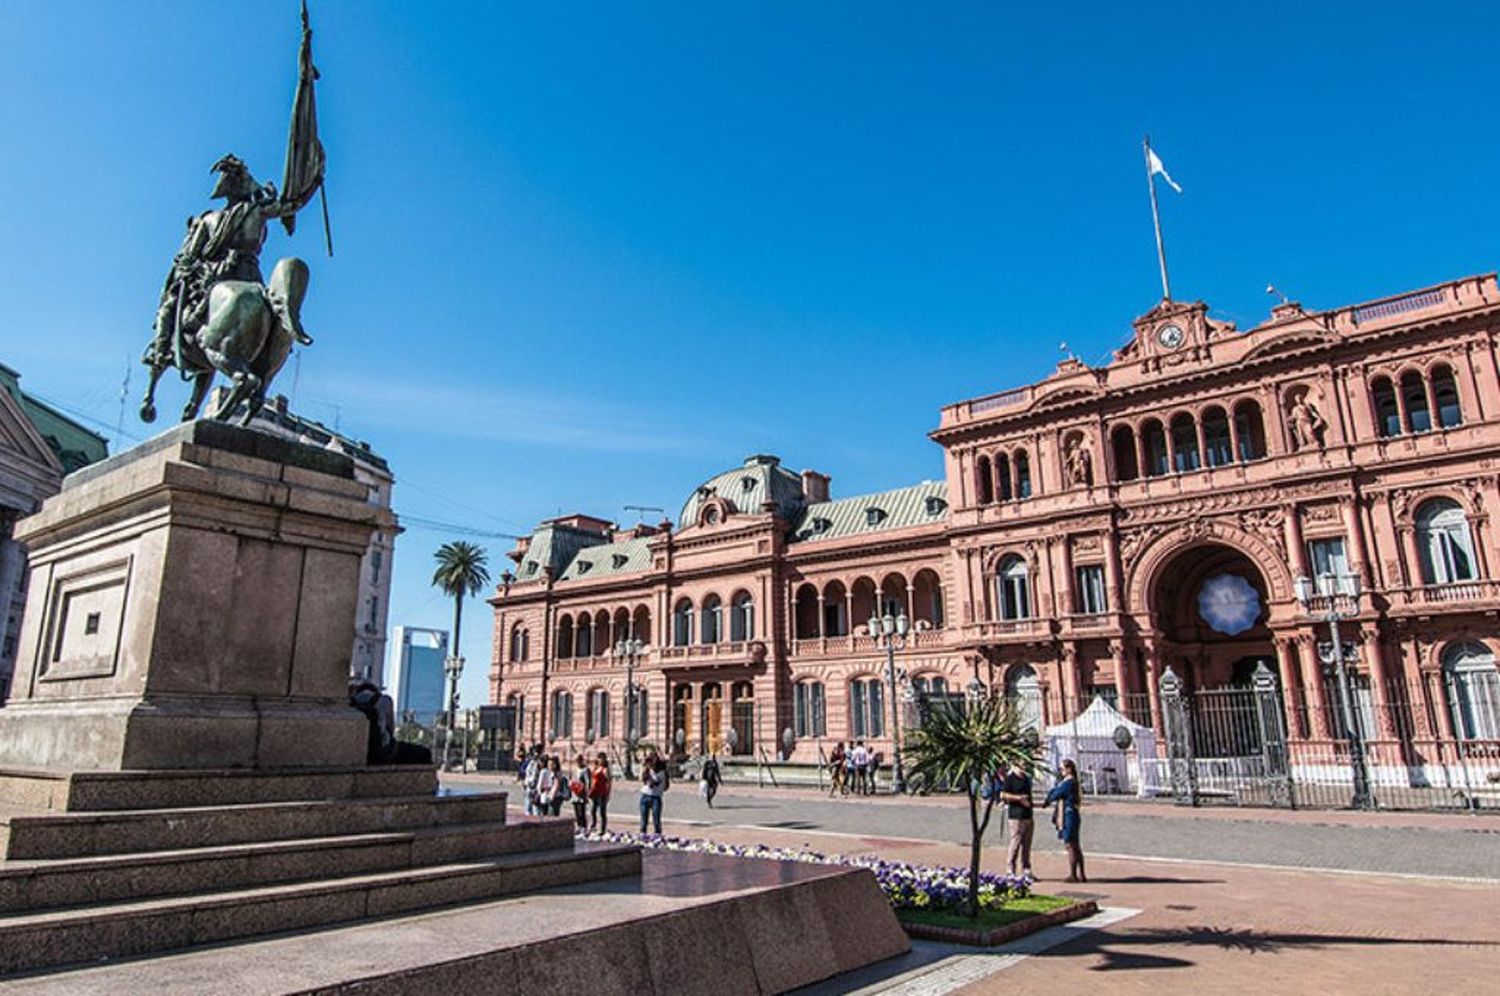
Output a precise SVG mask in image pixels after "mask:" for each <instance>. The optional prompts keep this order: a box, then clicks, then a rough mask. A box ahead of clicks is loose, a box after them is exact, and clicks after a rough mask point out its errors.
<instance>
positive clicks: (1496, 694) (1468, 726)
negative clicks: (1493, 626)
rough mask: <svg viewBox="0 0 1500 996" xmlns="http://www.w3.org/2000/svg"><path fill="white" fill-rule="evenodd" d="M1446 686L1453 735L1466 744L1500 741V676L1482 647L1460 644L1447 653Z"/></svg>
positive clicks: (1446, 651)
mask: <svg viewBox="0 0 1500 996" xmlns="http://www.w3.org/2000/svg"><path fill="white" fill-rule="evenodd" d="M1443 682H1444V684H1445V686H1446V688H1447V693H1448V709H1449V712H1450V713H1451V715H1452V717H1453V732H1454V733H1455V734H1457V735H1458V736H1460V737H1462V738H1463V739H1465V740H1496V739H1500V672H1497V671H1496V668H1495V655H1494V653H1493V652H1492V651H1491V650H1490V648H1489V647H1487V646H1485V645H1484V644H1482V643H1474V642H1468V643H1457V644H1452V645H1450V646H1449V647H1448V648H1447V649H1446V650H1444V651H1443Z"/></svg>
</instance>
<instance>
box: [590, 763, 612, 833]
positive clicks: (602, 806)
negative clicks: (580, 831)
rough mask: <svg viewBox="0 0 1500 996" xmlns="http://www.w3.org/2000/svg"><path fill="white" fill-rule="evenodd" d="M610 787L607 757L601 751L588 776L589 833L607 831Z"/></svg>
mask: <svg viewBox="0 0 1500 996" xmlns="http://www.w3.org/2000/svg"><path fill="white" fill-rule="evenodd" d="M610 788H611V785H610V777H609V758H607V757H605V756H604V755H603V754H602V753H601V754H600V755H599V756H598V757H596V758H594V770H593V773H592V774H591V775H590V776H589V833H594V832H596V831H597V832H599V833H609V790H610Z"/></svg>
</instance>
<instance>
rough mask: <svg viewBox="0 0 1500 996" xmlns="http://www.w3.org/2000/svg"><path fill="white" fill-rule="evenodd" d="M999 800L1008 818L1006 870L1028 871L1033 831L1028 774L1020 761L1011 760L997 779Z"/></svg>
mask: <svg viewBox="0 0 1500 996" xmlns="http://www.w3.org/2000/svg"><path fill="white" fill-rule="evenodd" d="M1000 799H1001V801H1002V802H1004V803H1005V815H1006V817H1007V818H1008V819H1009V820H1010V844H1009V846H1008V847H1007V848H1006V849H1005V870H1006V871H1008V872H1009V873H1010V874H1011V875H1025V876H1026V877H1027V878H1032V877H1034V876H1033V875H1032V874H1031V838H1032V834H1033V833H1034V832H1035V830H1036V823H1035V821H1034V820H1033V819H1032V801H1031V776H1030V775H1029V774H1027V773H1026V769H1025V768H1024V767H1023V766H1022V765H1021V763H1020V762H1019V761H1012V762H1011V764H1010V767H1009V768H1008V769H1007V770H1006V772H1005V778H1004V779H1003V780H1002V781H1001V782H1000Z"/></svg>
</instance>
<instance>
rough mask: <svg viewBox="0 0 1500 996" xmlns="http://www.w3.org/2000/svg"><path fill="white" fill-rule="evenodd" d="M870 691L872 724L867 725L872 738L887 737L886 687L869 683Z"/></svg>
mask: <svg viewBox="0 0 1500 996" xmlns="http://www.w3.org/2000/svg"><path fill="white" fill-rule="evenodd" d="M869 687H870V691H869V698H870V722H869V723H868V724H867V726H868V727H869V730H870V736H872V737H883V736H885V686H884V685H882V684H881V683H880V682H878V681H872V682H870V683H869Z"/></svg>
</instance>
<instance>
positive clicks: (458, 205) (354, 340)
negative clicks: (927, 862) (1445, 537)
mask: <svg viewBox="0 0 1500 996" xmlns="http://www.w3.org/2000/svg"><path fill="white" fill-rule="evenodd" d="M1022 7H1026V8H1030V9H1015V8H1022ZM251 11H253V14H252V13H249V12H251ZM312 16H313V25H314V28H315V30H316V37H315V42H314V52H315V57H316V60H317V63H318V65H319V67H320V69H321V70H322V72H323V81H322V82H321V83H320V85H319V91H318V100H319V113H320V117H321V123H322V128H323V138H324V142H325V145H326V146H327V149H328V156H329V173H328V197H329V204H330V208H331V211H332V216H333V227H334V239H335V248H336V251H337V255H336V256H335V257H334V258H333V259H328V258H326V257H325V256H324V255H323V253H322V248H321V242H320V238H321V235H320V231H319V225H318V222H317V218H316V214H315V213H307V214H304V215H303V218H302V223H301V225H300V227H299V230H298V234H297V236H296V237H295V238H294V239H290V240H289V239H288V238H287V237H286V236H285V235H284V234H282V233H281V232H280V231H279V230H278V231H276V232H275V233H273V234H272V236H271V238H270V240H269V242H268V244H267V247H266V251H265V254H264V257H263V258H264V259H265V260H266V262H267V268H268V269H269V263H270V262H271V261H273V260H274V259H276V258H277V257H278V256H280V255H284V254H287V253H296V254H298V255H301V256H303V257H304V258H306V259H307V260H308V261H309V262H310V263H311V265H312V267H313V273H312V285H311V288H310V291H309V296H308V301H307V305H306V308H305V312H304V317H305V320H306V323H307V326H308V328H309V330H310V331H311V332H312V333H313V334H314V335H316V336H317V337H318V342H317V345H316V346H315V347H313V348H312V349H311V350H309V351H308V352H307V353H306V354H305V355H304V357H303V359H302V362H301V364H300V369H299V370H298V371H297V376H296V380H295V387H296V393H295V399H294V400H295V404H296V407H297V408H298V409H299V410H300V411H302V412H303V413H304V414H306V415H308V416H310V417H313V418H317V419H320V420H322V421H325V422H327V423H329V424H333V423H334V422H335V421H337V422H338V424H339V427H340V428H341V429H342V430H343V431H345V432H347V433H349V434H351V435H354V436H356V437H359V438H363V439H368V440H369V441H370V442H371V443H372V444H373V445H374V446H375V448H376V449H377V450H378V451H379V452H381V453H383V454H385V455H386V456H387V457H388V458H389V459H390V461H391V464H392V466H393V468H394V470H395V473H396V475H397V479H398V483H397V489H396V504H397V507H398V509H400V510H401V511H404V512H406V513H407V514H409V515H412V516H418V517H424V518H430V519H437V520H442V521H446V522H454V523H461V524H466V525H468V526H471V527H474V528H478V529H482V530H490V531H495V532H521V531H524V530H526V529H528V528H529V527H530V525H531V524H533V523H534V522H535V521H536V520H537V519H539V518H542V517H546V516H550V515H554V514H556V513H558V512H559V511H572V510H575V509H578V510H586V511H590V512H594V513H596V514H601V515H604V516H613V517H620V518H625V519H628V518H629V513H626V512H624V511H623V508H622V506H624V505H627V504H639V505H659V506H665V507H667V508H668V509H670V510H671V512H672V514H673V515H674V516H675V513H676V510H677V508H678V507H679V506H680V504H681V502H682V500H683V498H684V496H685V495H686V494H687V493H688V492H689V491H691V490H692V488H693V487H694V486H695V485H696V484H697V483H698V482H699V481H701V480H702V479H704V478H706V477H708V476H710V475H712V474H713V473H716V472H717V471H719V470H721V469H723V468H725V467H727V466H730V465H733V464H735V463H737V462H738V461H739V460H740V458H741V457H743V456H744V455H745V454H747V453H751V452H774V453H778V454H780V455H782V456H783V458H784V459H785V460H786V462H787V463H788V464H789V465H790V466H792V467H794V468H801V467H808V466H811V467H816V468H818V469H820V470H823V471H825V472H828V473H831V474H832V475H833V487H834V491H835V493H836V494H852V493H858V492H860V491H867V490H876V489H881V488H886V487H892V486H896V485H900V484H904V483H908V482H912V481H916V480H920V479H923V478H931V477H937V476H939V475H940V474H941V473H942V462H941V454H940V452H939V451H938V449H937V448H936V447H935V446H934V445H933V444H932V443H930V442H929V441H928V440H927V439H926V438H925V433H926V432H927V431H928V430H930V429H931V428H932V427H933V426H934V425H935V424H936V420H937V411H938V408H939V407H940V406H941V405H942V404H944V403H947V402H951V401H955V400H958V399H961V398H964V397H968V396H973V395H978V394H984V393H988V392H991V391H995V390H1000V389H1003V388H1005V387H1008V386H1013V385H1016V384H1019V383H1024V382H1028V381H1031V380H1035V379H1037V378H1039V377H1041V376H1044V375H1045V374H1046V373H1047V372H1049V371H1050V370H1051V369H1052V366H1053V364H1054V363H1055V361H1056V359H1057V358H1058V356H1059V353H1058V343H1059V342H1060V341H1063V340H1066V341H1067V342H1068V343H1069V344H1070V346H1071V347H1072V349H1073V350H1074V351H1075V352H1077V353H1078V354H1079V355H1080V356H1082V357H1083V358H1085V359H1086V360H1089V361H1099V360H1101V359H1102V358H1103V357H1104V356H1105V355H1106V354H1107V352H1108V351H1109V350H1110V349H1111V348H1113V347H1115V346H1117V345H1119V344H1120V343H1121V342H1122V341H1123V340H1124V339H1125V338H1126V337H1127V336H1128V334H1129V322H1130V320H1131V318H1132V317H1133V316H1135V315H1137V314H1139V313H1141V312H1143V311H1145V310H1146V309H1148V308H1149V307H1151V306H1152V305H1153V304H1154V303H1155V301H1156V298H1157V297H1158V296H1159V286H1158V281H1157V275H1156V260H1155V251H1154V247H1153V243H1152V234H1151V224H1150V213H1149V207H1148V204H1147V200H1146V191H1145V178H1144V174H1143V169H1142V162H1141V149H1140V141H1141V136H1142V135H1143V134H1145V133H1147V132H1150V133H1151V135H1152V137H1153V141H1154V144H1155V146H1156V148H1157V149H1158V151H1159V152H1160V154H1161V156H1162V158H1163V159H1164V160H1165V161H1166V163H1167V165H1168V167H1169V168H1170V169H1171V171H1172V174H1173V176H1174V177H1175V178H1176V179H1177V180H1178V182H1180V183H1181V184H1182V185H1183V187H1184V188H1185V191H1186V192H1185V194H1184V195H1182V196H1180V197H1179V196H1176V195H1174V194H1172V193H1170V192H1169V191H1165V190H1163V194H1162V197H1163V202H1162V208H1163V221H1164V225H1165V227H1166V231H1167V242H1168V253H1169V256H1170V262H1171V266H1172V277H1173V289H1174V291H1175V293H1176V296H1178V297H1179V298H1201V299H1203V300H1205V301H1207V302H1209V304H1210V305H1211V306H1212V307H1213V308H1214V311H1215V313H1216V314H1217V315H1219V316H1221V317H1227V318H1232V319H1235V320H1237V321H1239V322H1240V324H1241V326H1242V327H1248V326H1250V325H1252V324H1254V323H1255V322H1256V321H1258V320H1260V319H1261V318H1263V317H1264V316H1265V314H1266V312H1267V309H1268V307H1269V305H1270V303H1271V300H1270V298H1268V297H1267V296H1266V294H1265V286H1266V284H1267V283H1268V282H1274V283H1275V284H1276V285H1277V286H1278V287H1280V288H1282V289H1283V290H1285V291H1286V292H1287V293H1288V294H1290V295H1292V296H1293V297H1296V298H1298V299H1300V300H1302V301H1303V303H1304V304H1305V305H1307V306H1308V307H1331V306H1337V305H1340V304H1345V303H1350V302H1354V301H1358V300H1363V299H1368V298H1372V297H1378V296H1383V295H1386V294H1390V293H1395V292H1397V291H1400V290H1403V289H1406V288H1411V287H1416V286H1421V285H1424V284H1428V283H1433V282H1437V281H1440V280H1444V279H1448V278H1451V277H1456V276H1460V275H1464V274H1470V273H1475V272H1483V271H1488V270H1491V269H1493V268H1494V267H1495V264H1496V252H1495V248H1496V247H1495V233H1496V231H1497V221H1500V207H1497V204H1496V198H1495V183H1496V179H1497V178H1500V138H1497V132H1496V129H1495V126H1494V124H1493V120H1492V119H1493V116H1494V104H1495V83H1494V71H1493V41H1494V38H1495V37H1496V36H1497V27H1500V25H1497V23H1496V22H1497V19H1500V7H1497V6H1496V5H1494V4H1487V3H1473V4H1441V3H1434V4H1428V5H1424V6H1423V8H1422V10H1421V13H1420V15H1419V14H1418V13H1417V12H1416V9H1415V8H1413V7H1412V6H1410V5H1409V4H1378V3H1359V4H1356V3H1329V4H1316V3H1296V4H1284V5H1280V6H1279V7H1273V6H1272V5H1268V4H1265V3H1255V4H1251V3H1222V4H1202V3H1192V4H1186V3H1181V4H1178V3H1152V4H1118V3H1075V4H1069V5H1066V6H1063V7H1059V6H1057V5H1018V4H996V3H975V4H944V5H936V4H892V3H846V4H841V3H816V4H809V3H765V4H742V5H726V4H715V3H710V4H702V3H697V4H680V5H669V4H635V3H614V4H533V5H527V6H521V5H508V6H504V7H501V6H498V5H493V4H479V3H476V4H457V3H455V4H447V5H437V4H412V3H395V2H391V3H376V2H366V0H359V2H353V0H313V2H312ZM0 39H3V41H0V45H3V46H4V49H3V56H4V57H3V58H0V122H3V123H4V127H3V128H0V299H3V300H4V301H5V302H6V305H7V307H6V315H5V318H4V320H3V329H4V332H3V333H0V360H3V361H4V362H6V363H9V364H11V365H13V366H15V367H17V368H19V369H20V370H21V372H22V374H23V377H24V380H23V383H24V385H25V386H26V387H27V388H28V389H30V390H33V391H35V392H37V393H39V394H41V395H43V396H44V397H47V398H49V399H51V400H54V401H56V402H59V403H61V404H64V405H66V406H67V407H68V408H69V409H71V410H73V411H76V412H82V413H83V414H85V415H86V416H88V417H90V418H93V419H96V420H98V421H99V422H101V423H102V424H104V425H105V426H107V427H109V431H110V433H111V434H113V430H114V426H115V425H116V421H117V418H118V411H119V405H118V395H119V388H120V381H121V378H122V376H123V374H124V371H125V368H126V366H127V365H131V366H135V360H136V358H137V357H138V355H139V353H140V351H141V349H142V347H143V345H144V343H145V341H146V339H147V338H148V337H149V326H150V322H151V318H152V314H153V309H154V307H155V301H156V294H157V291H158V289H159V287H160V285H161V279H162V276H163V273H164V271H165V268H166V266H167V264H168V262H169V260H170V257H171V254H172V252H173V251H174V249H175V248H176V244H177V241H178V238H179V236H180V234H181V231H182V222H183V219H184V218H186V217H187V216H188V215H189V214H192V213H196V212H198V211H201V210H203V209H205V208H206V207H208V206H209V202H208V200H207V195H208V192H209V190H210V188H211V183H212V178H211V177H210V176H209V174H208V167H209V165H210V164H212V163H213V162H214V161H215V160H216V159H217V158H218V157H219V156H221V155H223V154H224V153H226V152H231V151H232V152H234V153H236V154H238V155H239V156H240V157H241V158H243V159H245V160H246V161H247V162H248V163H249V164H250V166H251V168H252V169H253V170H254V171H255V172H256V174H257V175H258V176H259V177H260V178H261V179H278V178H279V176H280V172H281V156H282V153H283V149H284V144H285V140H286V139H285V135H286V124H287V114H288V110H289V107H290V100H291V92H292V87H293V84H294V73H295V49H296V43H297V9H296V4H295V3H294V2H292V0H278V2H275V3H270V2H262V3H257V4H255V5H253V6H251V5H242V4H224V3H207V2H152V3H138V4H126V3H119V2H99V3H81V2H56V3H42V2H39V0H23V2H12V3H8V4H0ZM132 376H133V377H134V380H133V383H132V388H131V391H132V395H135V394H137V393H138V392H139V389H140V386H141V381H140V375H139V368H138V367H136V368H135V370H134V371H133V374H132ZM278 386H279V388H280V389H281V390H283V391H288V392H289V391H290V390H291V389H292V387H293V371H292V369H291V368H290V367H289V368H288V370H287V371H286V373H284V374H283V377H282V380H281V381H280V382H279V384H278ZM182 396H183V394H182V388H181V387H180V386H179V385H175V384H174V385H169V386H168V387H167V388H166V390H165V394H164V397H163V399H162V400H163V411H164V412H170V411H171V410H175V408H176V407H177V406H178V405H179V404H180V401H181V399H182ZM130 408H131V410H132V412H133V408H134V399H133V398H132V403H131V405H130ZM124 428H125V433H126V435H125V436H124V437H123V438H124V441H125V442H126V443H129V442H132V441H133V440H135V439H137V438H141V437H144V436H146V435H148V434H149V431H151V430H148V428H147V427H145V426H142V425H141V424H140V423H139V422H137V421H135V419H134V417H133V414H132V413H129V412H128V413H127V418H126V421H125V427H124ZM447 538H449V536H448V534H446V533H443V532H434V531H431V530H428V529H419V528H412V529H411V530H410V531H408V532H407V533H406V534H405V535H404V536H403V537H402V538H401V540H400V541H399V543H398V548H397V551H398V552H397V557H396V570H397V579H396V585H395V590H394V593H393V613H392V623H393V624H394V623H403V622H404V623H409V624H417V625H440V626H445V625H447V621H448V617H449V612H450V607H449V606H448V605H447V604H446V603H445V602H444V600H443V599H442V598H441V597H440V596H437V595H436V594H435V593H433V592H432V591H431V589H430V588H429V587H428V585H427V581H428V578H429V576H430V572H431V571H430V563H431V560H430V558H431V552H432V550H433V549H434V548H435V547H436V546H437V545H438V544H439V543H440V542H442V541H443V540H444V539H447ZM486 543H487V544H488V545H489V548H490V549H491V551H492V555H493V560H494V562H495V565H496V567H497V568H501V567H504V566H507V564H508V562H507V561H505V560H504V558H503V553H504V551H505V550H506V549H508V547H509V545H510V544H509V542H508V541H506V540H502V539H494V540H487V541H486ZM480 609H481V607H480V606H478V605H475V606H472V607H471V610H470V612H469V613H467V614H466V627H465V635H464V641H463V642H464V647H463V649H464V652H465V654H466V656H467V657H468V658H469V660H470V661H471V669H470V674H469V675H468V676H467V678H466V682H465V689H466V694H465V701H466V703H468V704H473V703H475V702H477V701H479V700H480V697H481V690H482V688H483V675H482V672H483V671H484V667H483V666H482V664H481V662H484V661H486V660H487V658H488V637H489V634H488V620H487V618H486V614H485V613H484V612H483V611H478V610H480ZM475 665H478V666H475Z"/></svg>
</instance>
